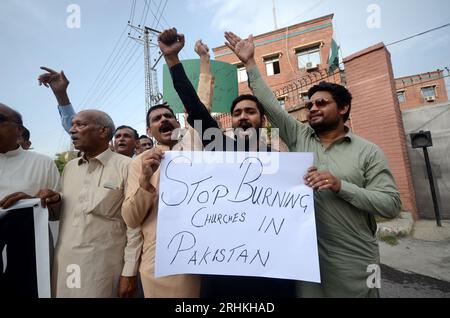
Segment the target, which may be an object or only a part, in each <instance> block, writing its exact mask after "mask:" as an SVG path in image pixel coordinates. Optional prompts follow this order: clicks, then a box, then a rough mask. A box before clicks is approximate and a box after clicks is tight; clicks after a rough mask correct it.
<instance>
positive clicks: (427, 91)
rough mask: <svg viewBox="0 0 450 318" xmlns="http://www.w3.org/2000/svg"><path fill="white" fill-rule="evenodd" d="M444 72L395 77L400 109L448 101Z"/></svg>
mask: <svg viewBox="0 0 450 318" xmlns="http://www.w3.org/2000/svg"><path fill="white" fill-rule="evenodd" d="M443 76H444V72H443V71H442V70H437V71H434V72H429V73H424V74H417V75H411V76H405V77H400V78H396V79H395V86H396V89H397V97H398V101H399V103H400V109H401V110H406V109H412V108H417V107H420V106H424V105H436V104H439V103H445V102H447V101H448V95H447V89H446V87H445V80H444V78H443Z"/></svg>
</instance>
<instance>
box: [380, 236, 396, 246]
mask: <svg viewBox="0 0 450 318" xmlns="http://www.w3.org/2000/svg"><path fill="white" fill-rule="evenodd" d="M380 241H383V242H385V243H386V244H389V245H391V246H396V245H398V239H397V237H395V236H392V235H383V236H381V237H380Z"/></svg>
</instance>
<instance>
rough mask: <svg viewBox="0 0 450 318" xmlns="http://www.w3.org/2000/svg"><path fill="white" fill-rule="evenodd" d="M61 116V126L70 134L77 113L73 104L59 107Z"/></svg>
mask: <svg viewBox="0 0 450 318" xmlns="http://www.w3.org/2000/svg"><path fill="white" fill-rule="evenodd" d="M58 111H59V115H60V116H61V124H62V126H63V128H64V130H65V131H66V132H67V133H69V131H70V128H71V127H72V119H73V118H74V117H75V115H76V113H75V110H74V109H73V106H72V104H68V105H65V106H58Z"/></svg>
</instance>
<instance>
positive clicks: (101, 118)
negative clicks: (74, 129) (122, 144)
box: [95, 111, 116, 141]
mask: <svg viewBox="0 0 450 318" xmlns="http://www.w3.org/2000/svg"><path fill="white" fill-rule="evenodd" d="M95 124H96V125H97V127H100V128H103V127H105V128H108V140H109V141H111V140H112V139H113V137H114V132H115V131H116V126H115V125H114V121H113V120H112V119H111V117H110V116H109V115H108V114H107V113H104V112H101V111H99V112H98V116H97V117H96V118H95Z"/></svg>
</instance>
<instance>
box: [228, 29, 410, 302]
mask: <svg viewBox="0 0 450 318" xmlns="http://www.w3.org/2000/svg"><path fill="white" fill-rule="evenodd" d="M225 38H226V40H227V41H228V43H227V46H228V47H229V48H230V49H231V50H232V51H233V52H234V53H235V54H236V55H237V56H238V58H239V59H240V60H241V61H242V62H243V63H244V65H245V66H246V69H247V73H248V78H249V86H250V88H251V90H252V91H253V93H254V95H255V96H256V97H257V98H258V99H259V100H260V101H261V103H262V105H263V107H264V109H265V111H266V114H267V116H268V118H269V121H270V122H271V123H272V124H273V126H274V127H276V128H279V132H280V137H281V138H282V139H283V141H284V142H285V143H286V145H287V146H288V147H289V149H290V151H299V152H313V153H314V154H315V166H314V167H311V168H310V169H309V171H308V173H307V175H306V176H305V180H299V182H304V183H305V184H306V185H308V186H310V187H312V188H313V189H314V190H315V193H314V196H315V201H314V202H315V212H316V223H317V238H318V247H319V260H320V271H321V281H322V282H321V284H316V283H307V282H299V283H298V285H297V293H298V296H300V297H379V290H378V288H379V281H378V282H377V281H375V282H373V281H372V277H378V278H379V266H378V264H379V261H380V259H379V250H378V243H377V238H376V236H375V232H376V222H375V215H379V216H382V217H385V218H394V217H396V216H397V215H398V214H399V212H400V209H401V202H400V195H399V193H398V190H397V186H396V184H395V181H394V178H393V176H392V174H391V172H390V170H389V168H388V165H387V161H386V158H385V156H384V155H383V153H382V151H381V150H380V148H379V147H378V146H377V145H375V144H373V143H371V142H369V141H367V140H364V139H362V138H361V137H358V136H356V135H354V134H353V133H352V132H351V131H350V130H349V128H348V127H347V126H345V122H346V121H347V119H348V118H349V115H350V108H351V101H352V96H351V94H350V92H349V91H348V90H347V89H346V88H345V87H343V86H341V85H337V84H332V83H326V82H322V83H320V84H319V85H316V86H313V87H312V88H311V89H310V90H309V92H308V97H309V99H310V101H308V102H307V103H306V106H307V107H308V109H309V116H308V122H309V125H305V124H302V123H300V122H298V121H297V120H296V119H295V118H293V117H292V116H290V115H289V114H288V113H287V112H286V111H285V110H283V109H281V108H280V107H279V103H278V101H277V99H276V97H275V96H274V94H273V93H272V90H271V89H270V88H269V87H268V85H267V84H266V82H265V81H264V79H263V78H262V77H261V74H260V73H259V70H258V67H257V65H256V62H255V58H254V53H255V45H254V43H253V36H251V35H250V37H249V38H248V40H242V39H241V38H239V37H238V36H236V35H235V34H233V33H231V32H226V33H225ZM294 168H295V167H293V169H294ZM374 271H375V273H374ZM377 271H378V272H377ZM374 274H375V275H374ZM375 287H377V288H375Z"/></svg>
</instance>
